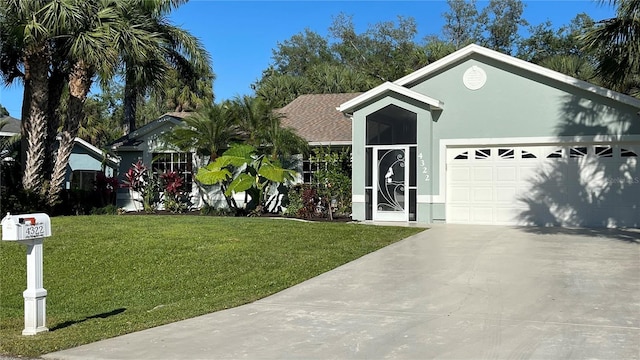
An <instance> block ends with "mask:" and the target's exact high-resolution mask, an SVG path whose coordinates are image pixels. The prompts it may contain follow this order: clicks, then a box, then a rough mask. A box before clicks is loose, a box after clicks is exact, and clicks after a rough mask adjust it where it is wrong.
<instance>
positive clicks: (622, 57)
mask: <svg viewBox="0 0 640 360" xmlns="http://www.w3.org/2000/svg"><path fill="white" fill-rule="evenodd" d="M601 2H604V0H602V1H601ZM608 2H609V3H610V4H613V5H616V6H617V9H616V17H614V18H611V19H606V20H602V21H600V22H598V23H597V24H596V26H595V27H594V28H593V29H592V30H591V31H589V32H588V33H587V34H586V35H585V36H584V37H583V40H584V42H585V48H586V49H587V50H592V51H594V52H595V53H597V54H598V55H599V58H600V59H599V63H598V65H597V69H596V70H597V74H598V75H599V76H600V77H601V78H602V79H603V81H604V82H605V85H607V86H609V87H611V88H612V89H614V90H618V91H622V92H627V93H634V92H635V95H636V96H638V95H640V91H638V90H639V89H640V0H610V1H608Z"/></svg>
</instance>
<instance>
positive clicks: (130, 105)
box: [123, 64, 138, 135]
mask: <svg viewBox="0 0 640 360" xmlns="http://www.w3.org/2000/svg"><path fill="white" fill-rule="evenodd" d="M137 105H138V91H137V89H136V87H135V72H134V71H133V70H132V69H131V67H130V65H129V64H127V69H126V75H125V81H124V124H123V125H124V135H129V133H131V132H133V131H135V130H136V110H137V109H136V108H137Z"/></svg>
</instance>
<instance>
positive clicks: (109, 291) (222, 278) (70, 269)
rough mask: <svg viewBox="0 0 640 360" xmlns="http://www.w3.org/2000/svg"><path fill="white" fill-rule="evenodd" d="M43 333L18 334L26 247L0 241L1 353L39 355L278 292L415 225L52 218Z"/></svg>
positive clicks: (21, 321)
mask: <svg viewBox="0 0 640 360" xmlns="http://www.w3.org/2000/svg"><path fill="white" fill-rule="evenodd" d="M52 228H53V236H52V237H50V238H47V239H45V241H44V288H45V289H46V290H47V292H48V295H47V326H48V327H49V329H50V331H49V332H47V333H41V334H38V335H35V336H22V335H21V332H22V329H23V327H24V308H23V306H24V305H23V304H24V303H23V297H22V292H23V291H24V290H25V288H26V261H25V260H26V252H25V248H26V247H25V246H23V245H20V244H16V243H12V242H6V241H2V242H0V269H2V271H1V272H0V339H2V340H1V341H0V354H4V355H22V356H38V355H41V354H44V353H48V352H52V351H57V350H62V349H66V348H70V347H75V346H78V345H82V344H86V343H89V342H93V341H97V340H101V339H105V338H109V337H113V336H118V335H123V334H126V333H130V332H133V331H139V330H143V329H147V328H150V327H154V326H158V325H162V324H166V323H170V322H174V321H178V320H182V319H186V318H190V317H194V316H197V315H202V314H206V313H210V312H214V311H217V310H221V309H226V308H230V307H234V306H238V305H242V304H246V303H248V302H252V301H255V300H257V299H260V298H263V297H265V296H268V295H271V294H273V293H276V292H278V291H280V290H282V289H285V288H288V287H290V286H292V285H295V284H297V283H300V282H302V281H304V280H307V279H309V278H312V277H314V276H316V275H319V274H321V273H323V272H326V271H328V270H330V269H333V268H335V267H337V266H339V265H342V264H344V263H347V262H349V261H351V260H354V259H357V258H359V257H361V256H363V255H365V254H367V253H370V252H372V251H375V250H377V249H380V248H382V247H384V246H386V245H389V244H391V243H393V242H395V241H398V240H400V239H403V238H405V237H407V236H410V235H413V234H415V233H417V232H419V231H421V230H422V229H416V228H406V227H380V226H367V225H360V224H344V223H328V222H327V223H305V222H299V221H289V220H280V219H264V218H263V219H261V218H223V217H204V216H80V217H56V218H52Z"/></svg>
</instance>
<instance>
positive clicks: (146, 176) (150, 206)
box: [121, 160, 160, 212]
mask: <svg viewBox="0 0 640 360" xmlns="http://www.w3.org/2000/svg"><path fill="white" fill-rule="evenodd" d="M121 186H122V187H123V188H127V189H129V191H130V192H132V198H133V199H134V204H135V201H137V202H141V203H142V205H143V208H144V211H146V212H154V211H155V209H156V207H157V205H158V201H159V197H160V194H159V189H158V181H157V179H155V178H154V177H153V174H151V173H150V171H149V168H147V166H146V165H145V164H144V163H143V162H142V160H138V162H136V163H135V164H132V165H131V167H130V168H129V170H127V172H126V173H125V174H124V180H123V181H122V185H121ZM133 192H136V193H138V194H139V195H140V196H141V197H142V199H141V200H140V199H138V198H136V197H135V196H133ZM136 210H138V209H137V208H136Z"/></svg>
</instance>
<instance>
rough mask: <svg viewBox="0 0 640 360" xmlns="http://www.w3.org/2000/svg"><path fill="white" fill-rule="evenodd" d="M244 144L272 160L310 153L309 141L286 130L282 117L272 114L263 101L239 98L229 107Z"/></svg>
mask: <svg viewBox="0 0 640 360" xmlns="http://www.w3.org/2000/svg"><path fill="white" fill-rule="evenodd" d="M230 108H231V113H232V116H233V117H234V118H235V119H236V121H237V123H238V126H239V128H240V130H241V131H242V134H243V139H244V140H245V142H246V143H247V144H249V145H251V146H253V147H255V148H256V149H258V150H259V151H262V152H263V153H268V154H270V155H271V157H272V158H273V159H275V158H276V157H278V156H283V155H293V154H301V153H305V152H306V151H307V141H306V140H305V139H303V138H301V137H300V136H298V135H297V134H296V133H295V131H294V130H293V129H289V128H283V127H282V124H281V122H280V119H281V117H282V115H280V114H278V113H277V112H275V111H273V109H271V108H270V107H269V106H268V105H267V104H266V103H265V102H264V101H262V99H261V98H254V97H251V96H247V95H245V96H243V97H238V98H236V99H234V100H233V101H231V103H230Z"/></svg>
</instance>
